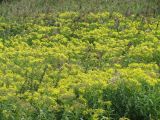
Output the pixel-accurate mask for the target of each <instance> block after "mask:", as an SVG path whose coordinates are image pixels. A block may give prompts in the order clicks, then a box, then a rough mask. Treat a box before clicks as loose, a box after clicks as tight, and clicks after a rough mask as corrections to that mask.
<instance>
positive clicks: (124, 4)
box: [0, 0, 160, 18]
mask: <svg viewBox="0 0 160 120" xmlns="http://www.w3.org/2000/svg"><path fill="white" fill-rule="evenodd" d="M62 11H63V12H64V11H79V12H81V13H87V12H99V11H109V12H114V11H115V12H120V13H123V14H125V15H131V14H135V15H145V16H156V15H158V14H159V12H160V0H16V1H10V2H2V4H1V5H0V15H1V16H5V17H6V18H15V17H16V18H17V17H23V18H24V17H26V16H35V15H37V14H39V13H48V12H52V13H57V12H62Z"/></svg>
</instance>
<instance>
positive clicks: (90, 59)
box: [0, 12, 160, 120]
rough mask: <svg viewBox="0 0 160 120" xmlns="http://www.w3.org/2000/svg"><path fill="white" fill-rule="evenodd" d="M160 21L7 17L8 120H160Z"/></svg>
mask: <svg viewBox="0 0 160 120" xmlns="http://www.w3.org/2000/svg"><path fill="white" fill-rule="evenodd" d="M159 24H160V18H159V17H157V18H145V17H138V18H137V17H135V16H131V17H129V18H126V17H124V16H122V15H121V14H119V13H112V14H111V13H108V12H104V13H97V14H93V13H88V14H85V15H83V14H80V13H76V12H65V13H59V14H57V15H54V14H47V15H45V14H41V15H39V16H37V18H36V19H35V18H26V20H25V21H23V22H14V21H13V22H7V21H6V20H5V19H4V18H0V51H1V52H0V119H1V120H54V119H55V120H56V119H57V120H60V119H62V120H112V119H115V120H116V119H122V120H123V119H127V118H128V119H131V120H151V119H153V120H157V119H158V118H160V79H159V78H160V25H159Z"/></svg>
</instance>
